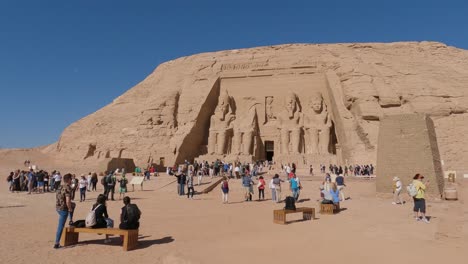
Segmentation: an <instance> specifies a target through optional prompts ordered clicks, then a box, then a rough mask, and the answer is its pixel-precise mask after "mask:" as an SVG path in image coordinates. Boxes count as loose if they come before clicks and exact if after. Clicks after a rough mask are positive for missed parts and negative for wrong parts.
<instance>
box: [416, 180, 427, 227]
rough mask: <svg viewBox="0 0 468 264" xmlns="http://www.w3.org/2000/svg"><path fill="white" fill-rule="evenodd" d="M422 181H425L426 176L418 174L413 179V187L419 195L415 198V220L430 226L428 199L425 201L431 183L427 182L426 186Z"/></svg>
mask: <svg viewBox="0 0 468 264" xmlns="http://www.w3.org/2000/svg"><path fill="white" fill-rule="evenodd" d="M422 179H424V176H423V175H421V174H419V173H418V174H416V175H415V176H414V177H413V186H414V188H416V190H417V194H416V195H415V196H414V197H413V200H414V208H413V212H414V218H415V219H416V221H423V222H424V223H426V224H429V223H430V222H429V219H427V217H426V199H425V194H426V188H427V186H429V181H427V182H426V183H425V184H424V183H423V182H422Z"/></svg>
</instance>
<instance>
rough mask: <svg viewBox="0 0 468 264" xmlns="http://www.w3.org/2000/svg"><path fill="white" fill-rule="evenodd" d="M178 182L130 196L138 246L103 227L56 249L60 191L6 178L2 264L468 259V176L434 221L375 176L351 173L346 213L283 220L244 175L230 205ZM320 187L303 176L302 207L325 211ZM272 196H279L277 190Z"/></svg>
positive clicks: (115, 205)
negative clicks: (126, 244) (138, 213)
mask: <svg viewBox="0 0 468 264" xmlns="http://www.w3.org/2000/svg"><path fill="white" fill-rule="evenodd" d="M4 171H5V169H4V168H3V172H4ZM4 174H5V173H4ZM5 177H6V174H5ZM205 180H206V181H207V182H208V181H209V179H208V178H207V179H205ZM173 181H174V178H173V177H170V176H168V175H165V174H162V175H161V176H159V177H156V178H153V179H152V180H150V181H147V182H145V184H144V191H140V190H139V189H138V188H137V189H136V190H135V192H130V193H129V196H130V197H131V198H133V201H134V202H135V203H136V204H138V206H139V207H140V208H141V210H142V212H143V215H142V219H141V228H140V243H139V247H138V249H136V250H133V251H129V252H124V251H123V250H122V247H121V246H120V244H119V239H118V238H113V240H112V243H111V244H110V245H109V244H104V243H103V239H104V238H103V236H98V235H94V234H82V235H80V241H81V242H80V243H79V244H78V245H76V246H72V247H67V248H62V249H59V250H54V249H53V248H52V246H53V240H54V235H55V230H56V225H57V220H58V216H57V213H56V212H55V209H54V203H55V196H54V194H52V193H47V194H35V195H27V194H26V193H10V192H8V190H7V185H6V182H5V180H2V183H1V184H0V223H1V226H3V232H2V235H1V238H2V239H1V240H0V241H1V242H0V243H1V246H0V256H1V257H0V259H1V261H0V262H1V263H98V262H99V263H103V262H107V263H108V262H110V261H111V262H112V263H114V264H117V263H129V262H134V263H288V262H291V261H295V262H298V263H308V262H316V261H326V262H328V263H369V262H371V261H378V262H379V263H410V262H425V263H441V262H442V261H447V260H451V261H458V262H459V263H463V261H464V260H466V257H468V252H467V251H466V248H467V247H466V246H467V241H468V228H467V226H468V225H467V223H468V221H467V219H468V217H467V216H468V208H467V206H466V201H467V199H468V197H467V193H468V192H467V191H466V190H467V188H468V183H467V182H460V183H459V185H458V187H459V191H460V195H461V200H459V201H456V202H447V201H439V202H437V201H432V202H429V203H428V205H429V207H428V212H429V213H428V215H430V216H432V220H431V223H430V224H424V223H421V222H416V221H414V219H413V218H412V214H411V206H412V205H411V203H408V204H406V205H403V206H395V205H392V204H391V199H389V198H386V197H380V196H379V197H377V196H376V194H375V182H374V181H372V180H370V181H366V180H350V181H348V183H347V185H348V187H347V189H346V192H347V195H348V194H349V195H350V196H351V197H352V199H351V200H347V201H345V202H343V203H342V207H343V208H346V210H344V211H342V212H341V213H340V214H337V215H320V214H318V213H317V214H316V217H317V219H315V220H313V221H298V222H293V223H291V224H288V225H284V226H283V225H278V224H274V223H273V221H272V220H273V219H272V218H273V216H272V215H273V213H272V211H273V210H274V209H279V208H282V206H283V205H282V204H275V203H273V202H272V201H261V202H260V201H254V202H243V198H242V188H241V187H240V182H239V181H231V184H230V185H231V193H230V203H229V204H222V203H221V192H220V189H219V188H216V189H215V190H214V191H212V192H211V193H209V194H204V195H196V196H195V199H194V200H188V199H187V198H186V197H179V196H177V194H176V184H175V183H171V182H173ZM319 184H320V181H318V180H314V178H306V177H303V186H304V189H303V191H302V193H301V198H302V199H305V201H304V202H302V203H300V204H299V206H310V207H315V208H316V210H317V211H318V204H317V201H316V199H317V196H318V186H319ZM206 186H208V184H206V185H202V186H195V189H196V190H198V191H200V190H201V189H203V188H204V187H206ZM99 188H100V189H99V190H100V191H102V187H101V186H99ZM97 194H98V193H97V192H90V193H88V197H87V200H86V201H85V202H83V203H79V202H77V205H78V206H77V210H76V213H75V220H76V219H84V218H85V216H86V214H87V212H88V210H89V209H90V207H91V206H92V203H93V202H94V200H95V198H96V196H97ZM256 195H257V194H256ZM266 196H267V197H270V193H269V192H268V191H267V193H266ZM405 198H406V199H408V197H405ZM121 206H122V202H121V201H115V202H112V201H110V202H108V207H109V208H108V212H109V214H110V217H111V218H113V219H115V220H116V222H118V219H119V213H120V207H121ZM300 218H301V216H300V214H295V215H288V219H290V220H298V219H300ZM454 263H456V262H454Z"/></svg>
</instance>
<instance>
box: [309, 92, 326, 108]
mask: <svg viewBox="0 0 468 264" xmlns="http://www.w3.org/2000/svg"><path fill="white" fill-rule="evenodd" d="M309 106H310V108H312V109H313V110H314V111H315V112H316V113H320V112H322V108H323V97H322V94H321V93H320V92H315V93H313V94H312V96H311V97H310V98H309Z"/></svg>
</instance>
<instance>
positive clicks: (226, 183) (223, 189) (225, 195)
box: [221, 177, 229, 203]
mask: <svg viewBox="0 0 468 264" xmlns="http://www.w3.org/2000/svg"><path fill="white" fill-rule="evenodd" d="M221 192H222V195H223V203H228V196H229V180H228V179H227V178H226V177H224V179H223V181H222V182H221Z"/></svg>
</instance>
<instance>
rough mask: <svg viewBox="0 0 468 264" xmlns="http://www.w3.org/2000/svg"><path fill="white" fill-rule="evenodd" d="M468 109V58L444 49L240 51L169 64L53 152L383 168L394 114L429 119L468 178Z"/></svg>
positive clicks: (413, 45)
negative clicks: (383, 132) (382, 148)
mask: <svg viewBox="0 0 468 264" xmlns="http://www.w3.org/2000/svg"><path fill="white" fill-rule="evenodd" d="M288 98H289V99H288ZM313 98H315V99H313ZM317 98H321V99H317ZM467 106H468V51H466V50H462V49H457V48H454V47H449V46H446V45H444V44H442V43H435V42H401V43H389V44H380V43H363V44H361V43H356V44H320V45H313V44H294V45H280V46H271V47H258V48H251V49H242V50H228V51H220V52H213V53H203V54H197V55H193V56H189V57H183V58H179V59H176V60H173V61H169V62H166V63H163V64H161V65H160V66H158V67H157V68H156V70H155V71H154V72H153V73H152V74H150V75H149V76H148V77H147V78H146V79H145V80H143V81H142V82H141V83H139V84H138V85H136V86H135V87H133V88H132V89H130V90H128V91H127V92H126V93H124V94H123V95H122V96H120V97H118V98H116V99H115V100H114V101H113V102H112V103H111V104H109V105H107V106H106V107H104V108H102V109H100V110H98V111H97V112H95V113H93V114H91V115H89V116H87V117H85V118H83V119H81V120H79V121H77V122H76V123H74V124H72V125H70V126H69V127H67V128H66V129H65V131H64V132H63V134H62V135H61V137H60V140H59V141H58V142H57V143H56V144H54V145H53V146H50V147H49V148H47V150H46V151H47V152H48V153H50V154H53V155H55V156H57V157H58V158H60V159H61V160H69V161H70V162H74V163H75V162H80V163H83V164H87V165H89V166H92V165H93V164H98V163H99V161H100V160H102V159H105V158H118V157H121V158H132V159H134V160H135V163H136V164H137V165H140V166H145V165H146V164H148V163H156V164H161V165H173V164H174V163H179V162H183V161H184V160H193V159H196V158H199V159H203V158H205V159H210V158H216V157H219V158H222V159H239V160H249V159H267V158H268V159H270V158H271V157H273V159H275V160H276V161H278V162H287V161H290V162H297V163H298V165H299V166H308V165H309V164H314V163H318V162H337V163H341V164H345V163H346V164H354V163H374V164H375V161H376V148H377V147H378V146H377V135H378V129H379V120H380V119H381V118H382V116H385V115H394V114H405V113H424V114H428V115H430V116H431V118H432V119H433V120H434V124H435V128H436V134H437V139H438V144H439V150H440V155H441V159H442V160H444V161H445V168H447V169H451V170H460V169H463V165H464V164H466V163H468V146H467V145H466V144H460V143H461V142H467V141H468V133H466V132H467V131H465V130H468V125H467V124H468V123H467V122H466V120H467V118H468V114H467V113H466V112H467ZM213 120H215V121H213ZM213 122H215V123H216V126H215V125H214V123H213ZM212 124H213V126H211V125H212ZM377 169H378V168H377Z"/></svg>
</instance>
